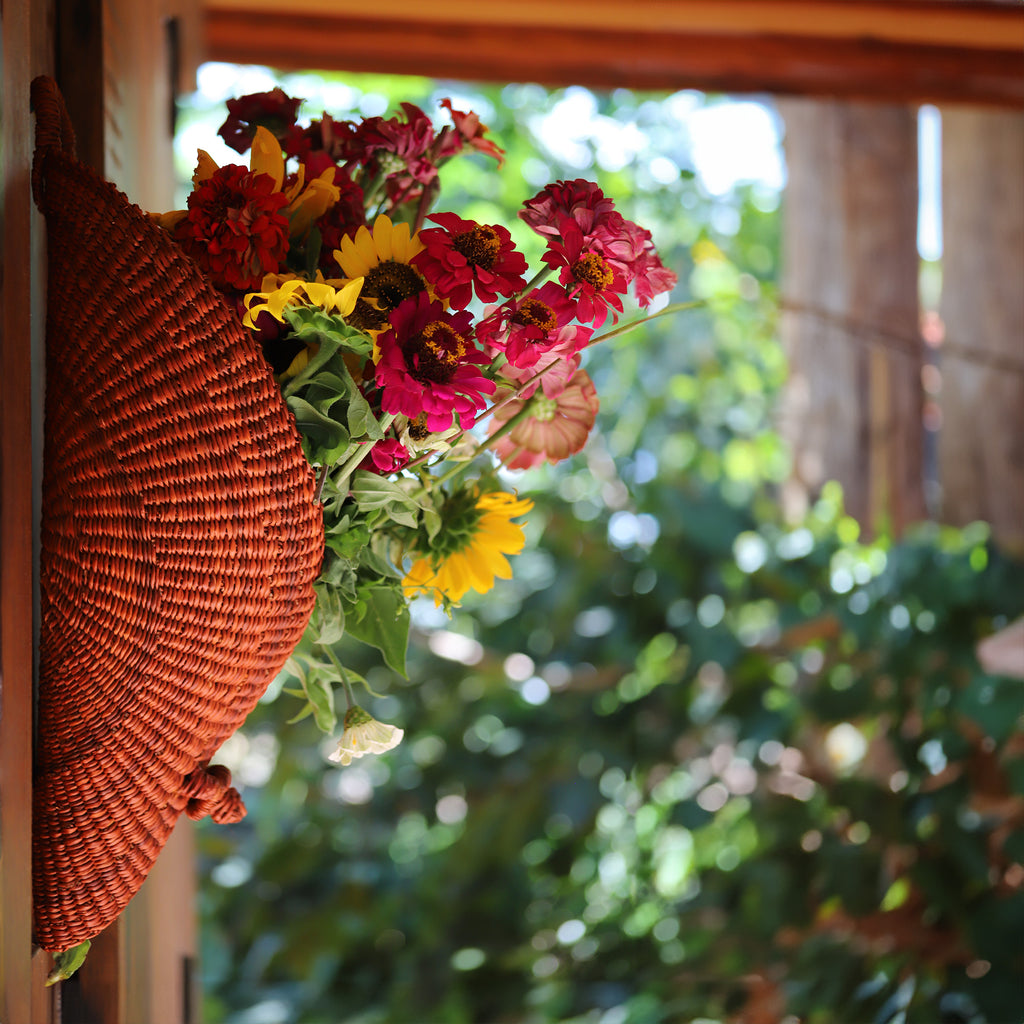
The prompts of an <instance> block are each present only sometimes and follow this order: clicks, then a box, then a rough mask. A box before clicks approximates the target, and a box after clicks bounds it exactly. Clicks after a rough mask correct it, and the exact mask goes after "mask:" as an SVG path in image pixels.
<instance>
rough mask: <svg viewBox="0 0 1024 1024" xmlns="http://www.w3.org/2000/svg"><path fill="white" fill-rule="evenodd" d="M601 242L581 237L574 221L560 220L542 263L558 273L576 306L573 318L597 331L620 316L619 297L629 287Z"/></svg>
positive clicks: (620, 270) (569, 219)
mask: <svg viewBox="0 0 1024 1024" xmlns="http://www.w3.org/2000/svg"><path fill="white" fill-rule="evenodd" d="M606 252H607V250H606V248H605V246H604V245H602V243H601V241H600V239H597V238H594V237H593V236H584V234H583V232H582V231H581V230H580V228H579V225H578V224H577V223H576V221H574V220H572V219H571V218H570V217H563V218H562V221H561V224H560V225H559V237H552V238H549V239H548V251H547V252H546V253H545V254H544V262H545V263H547V264H548V265H549V266H551V267H553V268H555V269H560V273H559V280H560V281H561V282H562V284H563V285H565V288H566V291H567V293H568V295H569V297H570V298H572V299H575V300H576V301H577V303H578V305H577V307H576V316H577V318H578V319H579V320H581V321H582V322H583V323H588V324H593V325H594V326H595V327H600V326H601V325H602V324H603V323H604V322H605V320H606V319H607V317H608V312H609V310H615V311H616V312H613V313H612V320H615V319H617V315H616V314H617V313H621V312H622V299H620V298H619V296H620V295H624V294H625V293H626V290H627V288H628V287H629V285H628V283H627V281H626V279H625V277H624V276H623V273H622V269H621V267H620V266H619V265H618V264H616V263H614V262H612V261H611V260H609V259H608V258H607V255H606Z"/></svg>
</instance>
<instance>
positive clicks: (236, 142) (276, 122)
mask: <svg viewBox="0 0 1024 1024" xmlns="http://www.w3.org/2000/svg"><path fill="white" fill-rule="evenodd" d="M301 104H302V100H297V99H293V98H292V97H291V96H289V95H288V94H287V93H285V92H284V91H283V90H282V89H281V88H280V87H278V88H276V89H271V90H270V92H254V93H250V94H249V95H248V96H239V97H238V98H237V99H232V100H228V103H227V107H228V119H227V120H226V121H225V122H224V123H223V124H222V125H221V126H220V129H219V131H218V132H217V134H218V135H220V137H221V138H222V139H223V140H224V141H225V142H226V143H227V144H228V145H229V146H230V147H231V148H232V149H233V150H234V151H235V152H236V153H244V152H245V151H246V150H247V149H248V148H249V146H250V145H251V143H252V139H253V136H254V135H255V134H256V129H257V128H259V127H260V126H261V125H262V126H263V127H264V128H266V129H267V130H268V131H270V132H272V133H273V134H274V135H275V136H276V137H277V138H278V139H279V140H282V141H283V140H285V139H286V138H287V137H288V136H289V134H290V132H291V130H292V129H293V128H294V127H295V116H296V114H297V113H298V110H299V106H300V105H301Z"/></svg>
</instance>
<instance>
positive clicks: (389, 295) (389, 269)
mask: <svg viewBox="0 0 1024 1024" xmlns="http://www.w3.org/2000/svg"><path fill="white" fill-rule="evenodd" d="M421 291H423V278H422V277H420V275H419V274H418V273H417V272H416V271H415V270H413V268H412V267H410V266H409V264H408V263H398V262H397V261H395V260H385V261H384V262H383V263H378V264H377V266H375V267H372V268H371V269H370V272H369V273H368V274H367V275H366V278H365V280H364V281H363V291H362V294H363V295H364V296H365V297H366V298H368V299H376V300H377V305H378V306H379V307H380V308H381V309H383V310H386V311H387V312H389V313H390V312H391V310H393V309H395V308H396V307H397V306H398V305H399V304H400V303H401V302H402V301H403V300H404V299H408V298H410V297H411V296H413V295H418V294H419V293H420V292H421Z"/></svg>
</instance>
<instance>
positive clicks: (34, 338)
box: [0, 0, 56, 1024]
mask: <svg viewBox="0 0 1024 1024" xmlns="http://www.w3.org/2000/svg"><path fill="white" fill-rule="evenodd" d="M0 36H2V40H3V61H2V63H3V73H2V74H3V88H2V100H0V102H2V105H3V112H2V118H0V130H2V132H3V146H2V154H3V164H2V179H3V201H2V204H0V233H2V235H3V249H2V263H0V270H2V273H0V299H2V302H0V608H2V611H0V1020H3V1022H4V1024H50V1022H51V1021H53V1020H54V1014H55V1012H56V1009H55V1006H54V999H53V992H52V990H49V989H46V988H45V987H44V982H45V979H46V975H47V973H48V970H49V966H50V958H49V955H48V954H45V953H42V952H37V953H35V954H33V949H32V875H31V872H32V852H31V851H32V727H33V726H32V721H33V646H34V636H35V630H36V613H35V608H36V594H35V587H34V564H35V555H34V552H35V551H36V550H38V543H37V540H36V529H35V524H36V522H37V521H38V517H37V513H38V507H37V503H36V495H37V493H38V487H37V485H38V481H39V480H40V475H41V460H42V453H41V425H42V420H41V417H42V389H43V379H42V377H43V369H42V353H43V323H44V319H45V318H44V313H43V310H44V302H45V279H46V274H45V265H44V238H43V236H44V231H43V222H42V218H41V217H40V216H39V214H38V213H37V212H36V210H35V207H34V205H33V202H32V194H31V180H30V174H31V166H32V152H33V143H34V134H35V132H34V128H35V124H34V119H33V117H32V113H31V110H30V107H29V86H30V84H31V81H32V79H33V78H34V77H35V76H36V75H40V74H52V72H53V66H54V38H53V19H52V4H51V3H50V2H48V0H38V2H33V3H29V4H25V3H18V4H5V5H4V6H3V9H2V11H0Z"/></svg>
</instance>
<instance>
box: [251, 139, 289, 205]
mask: <svg viewBox="0 0 1024 1024" xmlns="http://www.w3.org/2000/svg"><path fill="white" fill-rule="evenodd" d="M249 170H250V171H254V172H256V173H257V174H269V175H270V176H271V177H272V178H273V179H274V191H275V192H280V191H281V184H282V183H283V182H284V157H283V156H282V154H281V144H280V143H279V142H278V141H277V139H275V138H274V136H273V135H272V134H271V133H270V132H269V131H267V129H266V128H264V127H263V125H260V126H259V128H257V129H256V134H255V135H254V136H253V140H252V155H251V157H250V160H249Z"/></svg>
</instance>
